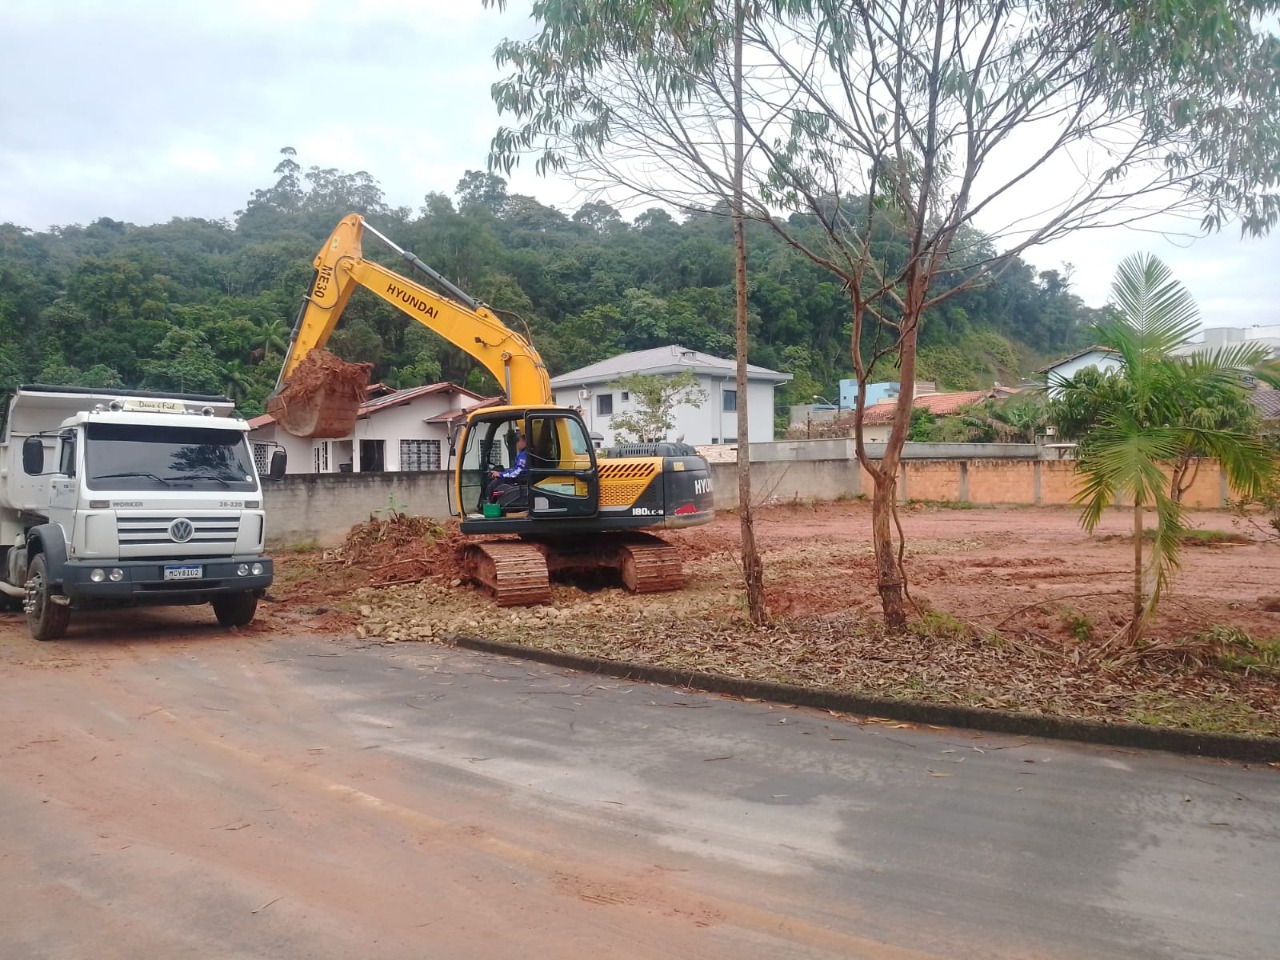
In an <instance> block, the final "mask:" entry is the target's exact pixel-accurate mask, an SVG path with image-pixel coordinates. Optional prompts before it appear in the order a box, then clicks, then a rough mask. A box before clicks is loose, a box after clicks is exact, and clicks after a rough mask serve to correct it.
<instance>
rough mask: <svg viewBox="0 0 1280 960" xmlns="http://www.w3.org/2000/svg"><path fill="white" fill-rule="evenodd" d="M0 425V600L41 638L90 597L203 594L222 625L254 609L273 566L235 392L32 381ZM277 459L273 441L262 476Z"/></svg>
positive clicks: (58, 629)
mask: <svg viewBox="0 0 1280 960" xmlns="http://www.w3.org/2000/svg"><path fill="white" fill-rule="evenodd" d="M2 427H3V428H2V429H0V601H3V602H5V603H7V604H8V605H21V607H22V609H23V610H24V611H25V613H26V616H27V624H28V626H29V627H30V630H31V635H32V636H33V637H35V639H37V640H53V639H56V638H58V637H60V636H62V635H63V634H64V633H65V632H66V630H67V626H68V624H69V622H70V618H71V614H72V611H75V610H86V609H95V608H111V607H121V606H135V605H141V604H157V605H174V604H196V603H209V604H211V605H212V607H213V612H214V614H215V616H216V617H217V619H218V622H219V623H221V624H222V625H224V626H228V627H238V626H244V625H246V624H248V623H249V622H250V621H252V620H253V617H254V613H255V611H256V609H257V604H258V599H259V598H260V597H261V596H262V595H263V593H264V592H265V591H266V589H267V587H269V586H270V585H271V580H272V573H273V568H272V562H271V558H270V557H268V556H267V555H266V554H265V553H264V549H265V543H266V516H265V514H264V512H263V504H262V483H261V479H260V477H259V475H258V470H257V467H256V465H255V463H254V457H253V453H252V451H251V449H250V446H249V443H248V430H249V425H248V424H247V423H246V422H245V421H244V420H243V419H241V418H239V417H236V416H235V414H234V404H233V403H232V402H231V401H230V400H229V399H227V398H226V397H219V396H204V395H197V394H182V393H154V392H145V391H136V390H110V389H96V388H85V387H63V386H47V385H40V384H36V385H29V386H21V387H18V388H17V389H16V390H15V391H14V392H13V395H12V398H11V399H10V401H9V403H8V406H7V409H6V410H5V414H4V423H3V425H2ZM268 449H270V448H268ZM284 471H285V454H284V451H283V450H281V449H276V450H275V452H274V453H273V454H272V456H271V464H270V471H269V475H270V476H271V477H272V478H275V479H279V478H280V477H283V475H284Z"/></svg>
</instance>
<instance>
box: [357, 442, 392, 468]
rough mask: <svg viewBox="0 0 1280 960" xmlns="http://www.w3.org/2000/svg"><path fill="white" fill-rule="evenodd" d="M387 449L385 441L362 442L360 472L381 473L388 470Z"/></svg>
mask: <svg viewBox="0 0 1280 960" xmlns="http://www.w3.org/2000/svg"><path fill="white" fill-rule="evenodd" d="M386 448H387V442H386V441H385V440H361V441H360V472H361V473H381V472H382V471H383V470H385V469H387V455H386Z"/></svg>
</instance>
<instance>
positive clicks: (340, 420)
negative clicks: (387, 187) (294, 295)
mask: <svg viewBox="0 0 1280 960" xmlns="http://www.w3.org/2000/svg"><path fill="white" fill-rule="evenodd" d="M366 230H368V232H370V233H372V234H373V235H374V236H376V237H377V238H378V239H379V240H381V241H382V242H383V243H385V244H386V245H387V246H388V247H390V248H391V249H392V250H393V251H395V252H396V253H397V254H399V255H400V256H401V257H403V258H404V259H405V260H406V261H408V262H409V263H410V264H412V265H413V266H414V267H416V268H417V269H419V270H422V271H424V272H425V273H426V274H427V275H428V276H430V277H431V278H432V279H433V280H434V281H435V282H437V283H439V284H440V285H442V286H443V287H445V288H446V289H447V290H448V291H449V292H450V294H451V295H452V296H451V297H450V296H445V295H443V294H440V293H437V292H436V291H435V290H432V289H430V288H428V287H425V286H423V285H422V284H420V283H416V282H415V281H413V280H410V279H409V278H407V277H403V276H401V275H399V274H397V273H396V272H394V271H393V270H390V269H388V268H386V267H384V266H382V265H381V264H378V263H374V262H373V261H371V260H366V259H365V258H364V254H363V249H362V248H363V244H362V240H363V235H364V233H365V231H366ZM313 264H314V266H315V268H316V276H315V280H314V281H313V282H312V286H311V292H310V294H309V295H308V296H307V298H306V300H305V301H304V303H303V306H302V310H301V311H300V312H299V314H298V320H297V323H296V324H295V325H294V331H293V337H292V339H291V342H290V344H289V352H288V354H287V355H286V356H285V361H284V365H283V366H282V367H281V369H280V380H279V382H278V383H277V386H276V392H275V393H274V394H273V395H272V396H271V397H270V398H268V400H267V412H268V413H270V414H272V416H274V417H275V418H276V420H277V422H279V423H280V424H281V426H282V427H283V428H284V429H285V430H286V431H287V432H289V433H291V434H293V435H294V436H301V437H312V438H334V437H344V436H347V435H349V434H350V433H351V431H352V429H353V428H354V427H355V422H356V416H357V413H358V411H359V407H360V402H361V401H362V400H363V398H364V387H365V386H367V385H368V378H369V371H370V369H371V368H370V367H369V365H368V364H344V363H343V362H342V361H340V360H338V359H337V358H336V357H333V356H332V355H331V354H328V353H325V352H324V346H325V345H326V344H327V343H328V342H329V337H330V335H331V334H332V333H333V330H334V327H335V326H337V323H338V320H339V318H341V316H342V313H343V311H344V310H345V309H346V306H347V301H348V300H350V299H351V294H352V292H353V291H354V290H355V288H356V287H357V286H361V287H364V288H365V289H367V290H369V291H370V292H372V293H374V294H375V295H377V296H378V297H380V298H381V299H383V300H385V301H386V302H387V303H389V304H391V305H392V306H393V307H396V308H397V309H399V310H401V311H403V312H404V313H406V314H408V315H409V316H410V317H412V318H413V319H415V320H417V321H418V322H419V323H421V324H422V325H423V326H425V327H427V328H428V329H430V330H432V331H434V332H435V333H437V334H439V335H440V336H442V337H444V339H446V340H448V341H449V342H450V343H452V344H453V345H454V346H456V347H458V348H460V349H462V350H464V351H465V352H466V353H468V354H470V355H471V356H473V357H475V359H476V360H477V361H479V362H480V363H481V364H482V365H483V366H484V367H485V368H486V369H487V370H488V371H489V372H490V373H492V374H493V376H494V377H495V378H496V379H497V381H498V382H499V383H500V384H502V385H503V389H504V390H505V392H506V394H507V396H508V398H510V402H511V403H513V404H547V403H551V402H552V394H551V383H550V380H549V378H548V376H547V369H546V366H545V365H544V364H543V362H542V358H541V357H540V356H539V355H538V351H537V350H536V349H534V347H533V344H531V343H529V341H528V340H526V339H525V338H524V337H522V336H521V335H520V334H518V333H516V332H515V331H514V330H511V329H509V328H508V327H507V326H506V324H504V323H503V322H502V321H501V320H500V319H499V318H498V317H497V316H496V315H494V313H493V312H492V311H491V310H489V308H488V307H486V306H484V304H482V303H479V302H478V301H476V300H473V299H472V298H471V297H469V296H468V295H467V294H466V293H464V292H463V291H462V290H460V289H458V288H457V287H455V286H454V285H453V284H451V283H450V282H449V281H448V280H446V279H445V278H444V277H442V276H440V275H439V274H438V273H436V272H435V271H434V270H432V269H431V268H430V267H429V266H427V265H426V264H425V263H423V262H422V261H421V260H419V259H418V258H417V257H415V256H414V255H413V254H412V253H409V252H408V251H406V250H403V249H401V248H400V247H398V246H396V245H395V244H394V243H392V242H391V241H390V240H388V239H387V238H386V237H384V236H383V235H382V234H380V233H378V232H377V231H376V230H374V229H373V228H372V227H369V226H367V225H366V224H365V222H364V218H363V217H361V216H360V215H359V214H355V213H352V214H348V215H347V216H345V217H343V218H342V220H341V222H340V223H339V224H338V226H337V227H336V228H335V229H334V231H333V233H332V234H330V236H329V239H328V240H326V241H325V243H324V246H323V247H321V248H320V252H319V253H318V254H316V257H315V260H314V261H313Z"/></svg>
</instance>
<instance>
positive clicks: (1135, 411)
mask: <svg viewBox="0 0 1280 960" xmlns="http://www.w3.org/2000/svg"><path fill="white" fill-rule="evenodd" d="M1112 295H1113V298H1114V303H1115V306H1114V308H1113V309H1112V311H1111V313H1110V315H1109V316H1108V317H1107V318H1106V319H1105V320H1103V321H1102V322H1101V323H1100V324H1098V326H1097V330H1096V334H1095V337H1094V342H1096V343H1097V344H1099V345H1100V346H1102V347H1106V348H1108V349H1110V350H1113V351H1114V352H1115V354H1116V356H1117V357H1118V358H1119V360H1120V366H1119V367H1118V368H1116V369H1114V370H1108V371H1105V372H1103V371H1099V370H1098V369H1097V368H1096V367H1087V368H1085V369H1084V370H1082V371H1080V372H1079V373H1077V374H1076V375H1075V376H1074V377H1073V378H1071V379H1070V380H1061V379H1059V380H1058V381H1057V382H1055V383H1051V384H1050V388H1051V389H1056V390H1058V391H1060V393H1059V395H1058V396H1057V397H1055V399H1054V400H1053V403H1052V404H1051V407H1050V410H1049V414H1048V416H1049V418H1050V420H1051V421H1053V422H1054V423H1055V424H1056V425H1057V427H1058V432H1059V433H1060V434H1061V436H1062V438H1063V439H1065V440H1076V441H1078V442H1079V444H1080V446H1079V452H1080V463H1079V468H1080V472H1081V473H1082V474H1083V476H1084V484H1083V487H1082V489H1081V492H1080V494H1079V495H1078V496H1077V498H1076V499H1077V501H1078V502H1079V503H1080V504H1081V506H1082V507H1083V508H1084V515H1083V522H1084V525H1085V528H1086V529H1087V530H1089V531H1090V532H1092V531H1093V530H1094V528H1095V527H1096V526H1097V525H1098V521H1099V520H1100V519H1101V518H1102V515H1103V512H1104V511H1105V510H1106V509H1107V507H1109V506H1112V505H1113V504H1114V503H1116V501H1117V499H1119V498H1120V497H1123V498H1124V499H1125V500H1126V501H1127V502H1128V503H1130V504H1132V507H1133V523H1134V535H1133V538H1134V571H1133V619H1132V621H1131V623H1130V627H1129V639H1130V642H1131V643H1136V642H1137V641H1138V640H1139V639H1140V638H1141V637H1142V632H1143V629H1144V627H1145V625H1146V623H1147V622H1148V621H1149V620H1150V618H1151V615H1152V614H1153V613H1154V611H1155V608H1156V606H1157V604H1158V603H1159V602H1160V596H1161V594H1162V593H1163V591H1164V590H1165V588H1166V587H1167V586H1168V585H1169V582H1170V580H1171V578H1172V576H1173V572H1174V571H1175V570H1176V569H1177V568H1178V565H1179V563H1178V559H1179V557H1178V550H1179V547H1180V546H1181V544H1182V542H1183V540H1184V538H1185V537H1186V535H1187V528H1186V526H1185V525H1184V523H1183V517H1184V513H1185V511H1184V508H1183V505H1182V501H1181V496H1182V492H1183V491H1184V490H1185V487H1184V486H1183V484H1184V483H1186V484H1189V483H1190V479H1189V477H1188V468H1189V466H1190V465H1191V464H1193V463H1195V462H1196V458H1199V457H1213V458H1214V459H1216V460H1217V461H1218V462H1219V463H1220V464H1221V465H1222V469H1223V470H1224V472H1225V473H1226V476H1227V479H1228V481H1229V482H1230V483H1231V486H1232V489H1235V490H1240V491H1242V492H1243V493H1244V494H1245V495H1246V496H1258V495H1260V494H1261V493H1262V492H1263V490H1264V489H1265V487H1266V484H1267V482H1268V481H1269V479H1270V477H1271V475H1272V474H1273V472H1274V469H1275V462H1274V458H1273V457H1272V455H1271V451H1270V449H1269V447H1268V445H1267V444H1266V443H1265V442H1264V441H1263V440H1261V439H1260V438H1259V437H1258V436H1257V435H1256V433H1254V432H1253V427H1254V422H1253V419H1252V417H1253V415H1252V413H1251V412H1249V410H1248V409H1246V408H1248V407H1249V404H1248V402H1247V400H1245V399H1244V394H1245V391H1244V381H1243V377H1244V375H1245V374H1246V373H1248V372H1250V371H1251V370H1253V369H1254V368H1256V367H1257V365H1258V364H1260V363H1262V362H1263V361H1264V360H1265V359H1266V351H1265V348H1259V347H1257V346H1250V345H1248V344H1237V345H1233V346H1229V347H1223V348H1221V349H1219V350H1216V351H1214V352H1212V353H1209V354H1195V355H1193V356H1189V357H1183V356H1177V355H1175V353H1174V350H1175V348H1177V347H1178V346H1179V345H1180V344H1182V343H1184V342H1185V341H1186V340H1187V339H1188V338H1189V337H1190V336H1191V334H1192V333H1194V332H1195V330H1196V329H1197V327H1198V326H1199V313H1198V311H1197V308H1196V304H1195V301H1194V300H1193V299H1192V297H1191V295H1190V294H1189V293H1188V292H1187V291H1186V289H1185V288H1183V287H1182V285H1181V284H1180V283H1178V282H1177V281H1176V280H1174V279H1173V277H1172V275H1171V273H1170V272H1169V268H1168V267H1166V266H1165V265H1164V264H1163V263H1162V262H1160V260H1158V259H1157V258H1155V257H1152V256H1148V255H1141V254H1140V255H1135V256H1131V257H1128V258H1126V259H1125V260H1124V262H1123V263H1121V265H1120V269H1119V270H1118V271H1117V273H1116V280H1115V283H1114V284H1113V285H1112ZM1166 471H1169V472H1170V473H1171V474H1172V478H1170V476H1167V475H1166ZM1148 506H1150V507H1152V508H1153V509H1154V510H1155V513H1156V527H1155V537H1154V541H1153V544H1152V548H1151V555H1150V562H1149V563H1146V562H1145V561H1144V557H1143V552H1144V551H1143V526H1142V522H1143V512H1144V510H1145V509H1146V508H1147V507H1148Z"/></svg>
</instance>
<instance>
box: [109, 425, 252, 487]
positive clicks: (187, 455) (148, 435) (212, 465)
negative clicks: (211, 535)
mask: <svg viewBox="0 0 1280 960" xmlns="http://www.w3.org/2000/svg"><path fill="white" fill-rule="evenodd" d="M85 438H86V443H85V451H84V453H85V457H84V459H85V473H86V474H87V476H86V481H87V483H88V486H89V489H90V490H159V489H167V488H172V487H200V488H204V487H207V488H209V489H220V490H256V489H258V481H257V479H256V477H255V475H254V471H253V458H252V456H251V454H250V453H249V444H248V442H247V441H246V440H245V435H244V433H242V432H241V431H239V430H219V429H216V428H213V427H208V428H206V427H143V426H132V425H130V426H124V425H121V424H106V423H90V424H88V425H87V426H86V435H85Z"/></svg>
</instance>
